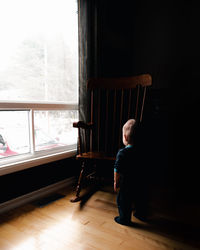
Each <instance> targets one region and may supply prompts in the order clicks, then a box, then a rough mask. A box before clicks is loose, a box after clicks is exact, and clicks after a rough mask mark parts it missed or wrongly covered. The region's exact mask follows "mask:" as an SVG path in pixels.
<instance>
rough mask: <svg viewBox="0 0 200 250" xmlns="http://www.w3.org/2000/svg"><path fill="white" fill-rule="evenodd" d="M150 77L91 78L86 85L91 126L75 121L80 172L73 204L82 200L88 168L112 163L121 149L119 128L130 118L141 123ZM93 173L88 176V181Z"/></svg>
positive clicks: (144, 75)
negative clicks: (84, 179)
mask: <svg viewBox="0 0 200 250" xmlns="http://www.w3.org/2000/svg"><path fill="white" fill-rule="evenodd" d="M151 84H152V78H151V75H149V74H143V75H139V76H133V77H121V78H93V79H89V81H88V82H87V90H88V94H89V96H90V101H89V106H90V122H88V123H85V122H83V121H78V122H75V123H73V127H75V128H78V155H77V156H76V159H77V160H80V162H81V172H80V175H79V179H78V184H77V188H76V197H75V198H74V199H72V200H71V201H72V202H76V201H79V200H81V198H80V191H81V184H82V181H83V177H85V172H86V170H87V167H88V166H91V165H92V166H96V165H97V164H98V162H101V163H102V164H103V161H113V163H114V160H115V156H116V153H117V151H118V150H119V148H120V147H122V126H123V124H124V123H125V122H126V121H127V120H128V119H131V118H134V119H136V120H137V121H138V122H139V123H140V122H141V121H142V116H143V110H144V103H145V96H146V88H147V87H148V86H150V85H151ZM91 175H92V173H90V174H89V175H87V177H88V176H89V177H91Z"/></svg>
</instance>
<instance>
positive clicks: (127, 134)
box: [123, 119, 136, 144]
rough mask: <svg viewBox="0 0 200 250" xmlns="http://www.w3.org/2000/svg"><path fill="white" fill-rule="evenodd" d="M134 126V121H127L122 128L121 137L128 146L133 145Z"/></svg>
mask: <svg viewBox="0 0 200 250" xmlns="http://www.w3.org/2000/svg"><path fill="white" fill-rule="evenodd" d="M135 126H136V120H135V119H129V120H128V121H127V122H126V123H125V124H124V126H123V137H124V138H125V140H126V142H127V143H128V144H132V143H133V135H134V130H135Z"/></svg>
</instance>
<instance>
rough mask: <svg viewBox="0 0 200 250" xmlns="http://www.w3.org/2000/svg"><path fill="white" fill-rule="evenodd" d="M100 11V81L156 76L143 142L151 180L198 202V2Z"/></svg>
mask: <svg viewBox="0 0 200 250" xmlns="http://www.w3.org/2000/svg"><path fill="white" fill-rule="evenodd" d="M174 2H176V3H174ZM96 5H97V15H98V18H97V20H98V24H97V31H98V32H97V53H96V54H97V56H98V59H96V60H94V61H93V62H96V72H97V73H96V75H97V76H103V77H104V76H108V77H113V76H128V75H137V74H140V73H150V74H151V75H152V78H153V85H152V87H151V88H150V89H149V91H148V99H147V102H146V107H145V117H144V128H143V133H142V136H141V141H142V142H143V143H144V147H145V149H146V153H147V154H148V157H147V158H148V163H149V164H148V166H149V167H150V168H151V171H150V173H151V175H150V178H151V180H152V182H154V183H157V184H158V186H159V185H164V186H167V188H170V189H172V190H173V191H174V192H175V195H176V197H178V198H180V199H181V198H182V199H185V198H186V199H188V200H189V199H193V201H195V202H196V201H197V194H198V191H199V182H198V172H197V171H198V165H199V163H198V162H199V160H198V146H197V144H196V142H198V139H199V131H198V130H199V118H198V113H199V97H200V94H199V84H200V74H199V66H200V48H199V44H200V43H199V36H198V29H199V28H198V27H199V23H200V22H199V21H200V17H199V14H198V13H199V10H200V9H199V6H197V3H194V2H193V1H190V2H187V3H186V2H181V3H178V2H177V1H173V2H172V1H160V2H158V1H156V3H155V2H154V1H124V2H123V3H122V2H118V1H105V0H104V1H99V2H98V1H96ZM94 35H95V34H94Z"/></svg>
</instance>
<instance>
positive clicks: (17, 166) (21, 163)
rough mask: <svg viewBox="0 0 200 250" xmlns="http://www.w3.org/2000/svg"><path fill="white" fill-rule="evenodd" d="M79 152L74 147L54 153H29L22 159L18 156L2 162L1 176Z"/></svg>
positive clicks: (0, 167)
mask: <svg viewBox="0 0 200 250" xmlns="http://www.w3.org/2000/svg"><path fill="white" fill-rule="evenodd" d="M76 153H77V150H76V149H72V150H69V151H64V152H59V153H52V154H48V155H43V156H35V157H33V156H30V155H27V156H26V157H23V158H22V157H20V159H19V158H18V160H17V157H16V160H15V161H13V162H9V163H4V164H1V166H0V176H2V175H6V174H10V173H13V172H17V171H20V170H24V169H28V168H32V167H36V166H39V165H43V164H47V163H49V162H54V161H58V160H62V159H65V158H69V157H73V156H75V155H76Z"/></svg>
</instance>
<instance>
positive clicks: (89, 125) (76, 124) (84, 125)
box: [73, 121, 93, 129]
mask: <svg viewBox="0 0 200 250" xmlns="http://www.w3.org/2000/svg"><path fill="white" fill-rule="evenodd" d="M73 127H74V128H84V129H92V128H93V123H91V122H90V123H85V122H83V121H78V122H74V123H73Z"/></svg>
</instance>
